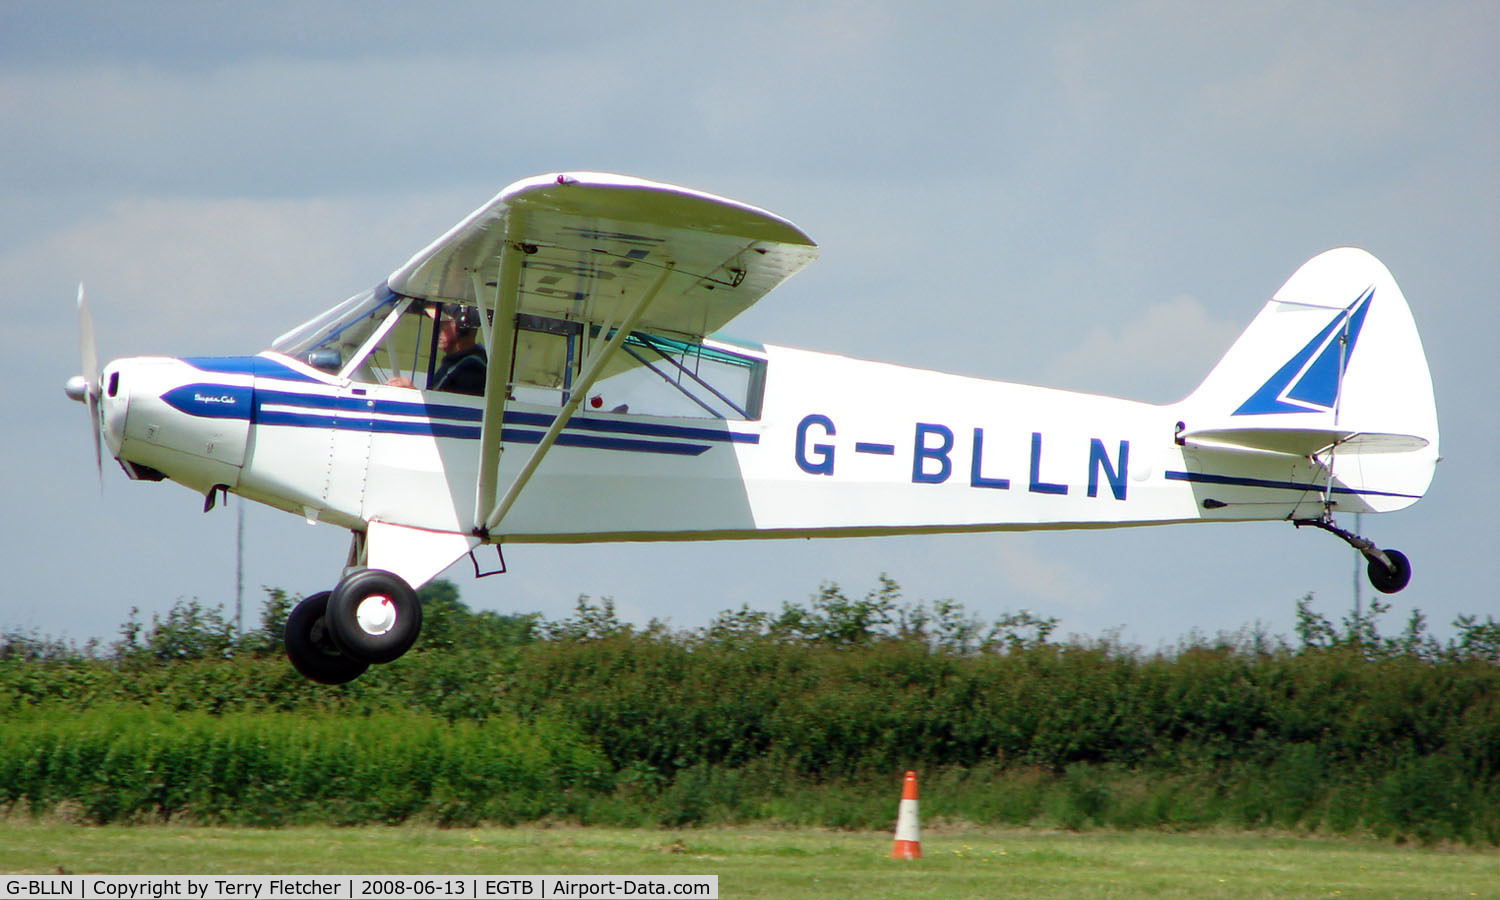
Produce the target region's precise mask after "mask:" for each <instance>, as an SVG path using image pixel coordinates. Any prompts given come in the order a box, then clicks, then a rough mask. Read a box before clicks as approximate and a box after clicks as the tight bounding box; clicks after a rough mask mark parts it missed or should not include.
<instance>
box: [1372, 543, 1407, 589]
mask: <svg viewBox="0 0 1500 900" xmlns="http://www.w3.org/2000/svg"><path fill="white" fill-rule="evenodd" d="M1380 552H1381V553H1384V554H1385V558H1386V559H1388V560H1390V562H1391V564H1390V566H1386V565H1385V564H1384V563H1382V562H1381V561H1380V560H1379V559H1377V558H1375V557H1373V556H1371V557H1370V564H1369V566H1367V567H1366V568H1365V574H1366V575H1369V576H1370V584H1373V585H1374V586H1375V590H1377V591H1379V592H1381V593H1382V594H1394V593H1396V592H1397V591H1399V590H1401V589H1402V588H1404V587H1406V584H1407V582H1409V581H1411V563H1410V562H1408V561H1407V559H1406V554H1405V553H1402V552H1401V551H1400V550H1382V551H1380Z"/></svg>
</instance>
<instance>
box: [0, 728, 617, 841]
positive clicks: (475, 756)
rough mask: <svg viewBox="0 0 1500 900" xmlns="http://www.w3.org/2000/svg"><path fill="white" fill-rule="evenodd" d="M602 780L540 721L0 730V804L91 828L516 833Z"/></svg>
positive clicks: (591, 761)
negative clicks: (195, 825) (467, 827)
mask: <svg viewBox="0 0 1500 900" xmlns="http://www.w3.org/2000/svg"><path fill="white" fill-rule="evenodd" d="M606 773H607V766H606V764H605V762H604V759H603V757H602V756H601V755H600V754H599V753H598V751H597V750H595V749H594V748H593V747H591V746H590V745H589V744H588V742H587V741H585V740H584V739H582V738H581V737H580V736H579V735H578V734H577V733H576V732H574V731H573V730H572V729H569V728H566V727H563V726H559V725H556V724H553V723H548V722H544V721H533V722H530V723H525V724H523V723H521V722H519V721H517V720H515V719H490V720H488V721H485V722H460V723H449V722H445V721H442V720H440V719H434V718H432V717H430V716H424V715H417V714H405V715H402V714H383V715H373V716H368V717H365V716H347V715H345V716H312V715H289V714H276V713H253V714H246V713H235V714H231V715H225V716H210V715H206V714H203V713H177V712H166V711H162V710H158V709H130V708H104V709H96V710H91V711H89V712H87V713H85V714H82V715H77V716H58V715H42V714H31V715H27V716H23V717H10V718H8V720H7V721H6V723H5V728H4V730H3V731H0V805H11V806H15V807H23V808H30V809H31V810H32V811H33V812H44V811H52V810H55V809H56V808H58V807H59V806H61V807H64V808H66V807H74V808H76V809H77V812H78V814H79V815H81V816H82V817H83V818H84V819H86V820H87V821H92V822H115V821H162V820H171V819H186V820H189V821H193V822H203V823H232V824H250V825H281V824H293V823H309V822H328V823H335V824H344V823H356V822H400V821H406V820H409V819H421V820H430V821H434V822H439V823H444V824H458V823H469V822H478V821H492V822H518V821H528V820H532V819H536V818H539V817H542V816H547V815H559V816H566V815H568V814H569V813H570V811H571V810H570V805H569V804H570V803H571V802H574V798H575V796H578V795H585V794H588V793H589V792H597V791H599V790H601V789H602V788H604V787H606V786H607V785H609V784H612V780H611V779H609V778H607V776H606Z"/></svg>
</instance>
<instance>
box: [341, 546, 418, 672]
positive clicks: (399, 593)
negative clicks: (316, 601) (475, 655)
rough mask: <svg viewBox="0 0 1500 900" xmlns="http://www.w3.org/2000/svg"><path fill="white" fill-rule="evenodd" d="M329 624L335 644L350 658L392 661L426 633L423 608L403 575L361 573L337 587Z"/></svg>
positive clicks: (380, 570) (367, 660) (375, 570)
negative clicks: (423, 630) (423, 624)
mask: <svg viewBox="0 0 1500 900" xmlns="http://www.w3.org/2000/svg"><path fill="white" fill-rule="evenodd" d="M327 622H328V633H329V635H330V636H331V637H332V638H333V643H334V644H335V645H337V646H338V648H339V649H340V650H342V651H343V652H344V654H345V655H346V656H351V657H353V658H355V659H358V660H363V661H364V662H367V663H388V662H391V661H392V660H395V659H398V658H399V657H400V656H401V654H403V653H405V652H406V651H407V650H409V649H411V645H412V644H413V643H415V642H416V640H417V635H418V634H419V633H421V631H422V605H421V604H420V603H419V602H417V592H416V591H414V590H412V588H411V585H409V584H407V583H406V581H405V579H403V578H401V576H399V575H395V574H392V573H390V572H387V571H384V570H383V569H360V570H359V571H357V572H352V573H350V574H349V575H346V576H344V579H343V580H342V581H340V582H339V583H338V586H337V587H335V588H334V589H333V594H332V595H331V596H330V597H329V598H328V614H327Z"/></svg>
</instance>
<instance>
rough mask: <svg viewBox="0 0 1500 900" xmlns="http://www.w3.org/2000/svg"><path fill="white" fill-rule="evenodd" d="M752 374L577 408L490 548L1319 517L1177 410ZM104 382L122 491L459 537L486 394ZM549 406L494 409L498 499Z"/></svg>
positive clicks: (465, 529)
mask: <svg viewBox="0 0 1500 900" xmlns="http://www.w3.org/2000/svg"><path fill="white" fill-rule="evenodd" d="M737 352H741V353H744V352H747V351H744V350H743V349H740V348H737ZM754 355H755V357H756V358H757V360H759V361H760V362H762V363H763V366H764V384H763V389H762V398H761V402H760V403H759V409H758V410H757V412H758V415H755V416H753V417H748V418H745V419H743V420H726V419H719V418H692V417H674V416H648V415H638V414H635V413H632V412H628V411H621V412H608V411H605V410H603V409H590V410H588V411H586V412H579V413H578V414H577V415H575V416H574V417H573V418H572V419H571V420H570V421H569V422H568V424H567V427H566V428H565V429H564V431H563V433H562V437H561V438H560V439H559V440H558V444H557V446H556V447H554V448H553V449H552V451H551V452H550V453H549V454H548V455H547V457H546V458H545V460H544V461H543V462H542V464H541V467H540V468H539V469H538V471H537V474H536V477H535V478H534V479H533V481H532V483H531V484H530V485H529V486H528V487H527V489H526V490H525V492H524V493H523V494H522V495H521V497H520V499H519V501H518V502H517V503H516V505H515V506H514V508H513V509H511V510H510V511H509V513H508V514H507V515H506V517H505V519H504V521H503V522H502V523H501V525H500V527H499V528H498V529H492V530H491V531H490V538H491V539H492V540H507V541H518V542H521V541H538V542H568V541H593V540H701V539H715V538H744V537H775V536H785V537H816V536H840V535H857V534H895V533H914V532H944V531H948V532H956V531H987V530H1019V529H1035V528H1086V527H1103V526H1120V525H1144V524H1155V523H1166V522H1182V521H1192V520H1201V519H1285V518H1299V517H1304V516H1311V515H1316V514H1317V513H1318V512H1319V511H1320V510H1321V509H1323V508H1324V506H1323V504H1324V502H1325V500H1326V498H1327V491H1328V490H1329V482H1328V477H1327V471H1326V469H1325V468H1324V467H1323V465H1322V464H1321V463H1319V462H1318V461H1316V460H1314V459H1307V458H1300V457H1291V456H1287V455H1284V454H1265V453H1247V452H1230V451H1222V450H1212V449H1205V448H1199V447H1193V446H1184V445H1183V444H1181V443H1179V441H1178V440H1177V434H1178V433H1179V432H1180V430H1181V429H1180V426H1179V422H1180V418H1179V417H1180V416H1181V415H1182V410H1181V409H1180V408H1178V407H1177V406H1172V405H1167V406H1157V405H1151V404H1145V403H1138V402H1132V401H1128V400H1120V399H1115V398H1110V397H1103V396H1097V395H1092V394H1082V393H1074V392H1069V391H1061V390H1054V389H1048V388H1041V387H1033V386H1027V385H1018V384H1011V383H1006V382H999V381H990V380H984V379H978V378H971V377H966V376H960V375H952V374H947V373H942V372H934V371H926V370H919V369H912V368H907V367H903V366H896V365H889V364H883V363H875V362H868V361H864V360H857V359H851V358H847V357H843V356H836V355H831V354H825V353H816V352H811V351H805V350H795V349H790V348H783V347H774V346H766V347H763V348H759V350H758V351H757V352H756V353H755V354H754ZM102 382H103V386H104V391H103V393H104V397H103V399H102V403H103V414H102V415H103V418H104V422H105V429H104V431H105V435H106V440H107V442H108V444H109V447H110V450H111V452H112V453H113V454H114V455H115V456H116V457H118V458H119V459H120V460H121V462H122V463H124V464H125V466H126V470H127V472H129V473H131V474H132V476H133V477H156V476H157V475H158V474H160V475H164V476H166V477H167V478H170V479H172V480H174V481H178V482H180V483H182V484H184V485H186V486H188V487H189V488H192V489H193V490H195V491H198V492H203V493H207V492H209V491H212V490H214V489H215V488H218V487H223V488H226V489H228V490H230V491H233V492H236V493H238V494H241V495H243V496H246V497H248V498H250V499H253V500H257V501H259V502H262V503H266V504H268V505H271V506H275V507H278V508H281V509H285V510H287V511H290V512H294V513H297V514H299V515H303V516H305V517H307V518H309V519H316V520H320V521H325V522H329V523H332V524H335V525H338V526H340V527H344V528H350V529H352V530H355V531H360V530H362V529H364V528H365V526H366V523H369V522H371V521H381V522H387V523H393V524H400V525H407V526H412V527H416V528H421V529H425V530H430V531H438V532H455V533H461V534H468V533H470V532H472V531H473V530H474V528H475V520H474V511H475V484H476V477H477V466H478V460H479V439H480V423H481V419H482V409H483V400H482V398H479V397H469V396H463V395H456V394H448V393H441V392H435V391H421V390H416V389H413V388H406V387H396V386H392V385H387V384H379V383H360V382H357V381H352V380H348V379H341V378H339V377H338V376H334V375H330V374H328V373H326V372H323V371H320V370H318V369H315V368H312V367H310V366H308V365H306V364H304V363H302V362H299V361H298V360H295V359H292V358H290V357H287V356H283V355H281V354H278V353H275V352H269V351H268V352H266V353H263V354H261V355H259V356H255V357H229V358H188V359H168V358H137V359H128V360H120V361H116V362H115V363H112V364H111V365H110V366H109V367H107V368H106V370H105V373H104V376H103V378H102ZM557 411H558V410H557V407H556V406H548V405H545V404H536V403H524V402H513V403H511V404H510V405H509V406H508V407H507V409H506V413H505V420H504V432H503V446H504V448H505V449H504V453H503V455H502V457H501V468H500V482H501V484H502V486H503V485H504V484H506V483H508V479H509V478H510V477H513V476H514V473H515V472H516V471H518V470H519V469H520V467H521V466H522V464H523V463H524V462H525V460H526V458H527V456H528V455H529V454H530V453H531V452H533V450H534V448H535V445H536V444H537V442H538V441H539V439H540V438H541V435H542V433H543V432H544V431H545V429H546V428H547V426H548V425H550V424H551V422H552V419H553V417H554V416H555V415H556V414H557ZM1334 490H1339V489H1338V488H1334ZM1342 493H1343V494H1344V495H1345V496H1340V498H1339V502H1340V508H1341V509H1349V508H1351V507H1352V508H1358V507H1357V504H1358V498H1359V496H1360V493H1361V492H1360V491H1351V490H1348V489H1344V490H1343V491H1342Z"/></svg>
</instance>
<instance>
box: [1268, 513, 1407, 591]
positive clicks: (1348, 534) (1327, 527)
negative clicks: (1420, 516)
mask: <svg viewBox="0 0 1500 900" xmlns="http://www.w3.org/2000/svg"><path fill="white" fill-rule="evenodd" d="M1292 524H1293V525H1295V526H1297V527H1298V528H1301V527H1302V526H1303V525H1310V526H1312V527H1313V528H1321V529H1322V530H1324V531H1326V532H1328V533H1329V534H1332V535H1334V536H1335V537H1337V538H1339V539H1340V540H1342V541H1343V542H1344V543H1346V544H1348V545H1349V546H1351V547H1353V548H1354V549H1356V550H1358V551H1359V552H1360V553H1363V554H1364V557H1365V559H1367V560H1369V565H1368V566H1367V567H1366V569H1365V574H1366V575H1368V576H1369V577H1370V584H1372V585H1374V586H1375V590H1377V591H1379V592H1381V593H1382V594H1394V593H1396V592H1397V591H1399V590H1401V589H1402V588H1404V587H1406V585H1407V583H1408V582H1409V581H1411V563H1410V562H1408V561H1407V559H1406V554H1405V553H1402V552H1401V551H1400V550H1382V549H1380V548H1379V547H1376V546H1375V544H1374V542H1372V541H1370V540H1368V539H1367V538H1362V537H1360V536H1359V535H1357V534H1355V533H1354V532H1352V531H1345V530H1344V529H1342V528H1340V527H1338V526H1337V525H1335V524H1333V517H1332V516H1330V515H1326V514H1325V515H1324V516H1323V518H1321V519H1294V520H1292Z"/></svg>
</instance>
